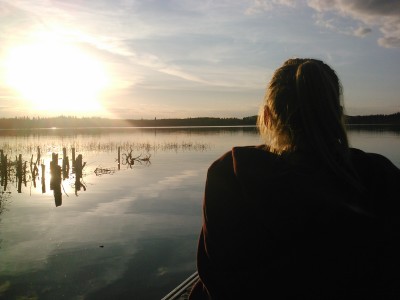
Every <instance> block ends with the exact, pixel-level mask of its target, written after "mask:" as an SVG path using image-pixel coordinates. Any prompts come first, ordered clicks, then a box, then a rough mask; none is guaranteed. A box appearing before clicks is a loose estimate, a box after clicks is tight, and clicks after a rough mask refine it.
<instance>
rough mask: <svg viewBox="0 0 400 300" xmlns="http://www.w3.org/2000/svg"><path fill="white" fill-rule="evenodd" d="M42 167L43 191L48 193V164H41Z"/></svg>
mask: <svg viewBox="0 0 400 300" xmlns="http://www.w3.org/2000/svg"><path fill="white" fill-rule="evenodd" d="M41 167H42V180H41V181H42V193H43V194H44V193H46V165H45V164H41Z"/></svg>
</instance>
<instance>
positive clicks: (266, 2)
mask: <svg viewBox="0 0 400 300" xmlns="http://www.w3.org/2000/svg"><path fill="white" fill-rule="evenodd" d="M279 5H280V6H289V7H295V6H296V1H295V0H252V1H251V3H250V6H249V7H248V8H247V10H246V11H245V13H246V14H247V15H253V14H257V13H262V12H266V11H271V10H272V9H274V8H275V7H276V6H279Z"/></svg>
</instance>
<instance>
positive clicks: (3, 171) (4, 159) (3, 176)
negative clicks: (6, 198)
mask: <svg viewBox="0 0 400 300" xmlns="http://www.w3.org/2000/svg"><path fill="white" fill-rule="evenodd" d="M7 170H8V166H7V155H4V153H3V150H1V186H4V190H6V187H7V179H8V172H7Z"/></svg>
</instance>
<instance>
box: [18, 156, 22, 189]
mask: <svg viewBox="0 0 400 300" xmlns="http://www.w3.org/2000/svg"><path fill="white" fill-rule="evenodd" d="M17 180H18V193H21V191H22V189H21V187H22V154H20V155H18V160H17Z"/></svg>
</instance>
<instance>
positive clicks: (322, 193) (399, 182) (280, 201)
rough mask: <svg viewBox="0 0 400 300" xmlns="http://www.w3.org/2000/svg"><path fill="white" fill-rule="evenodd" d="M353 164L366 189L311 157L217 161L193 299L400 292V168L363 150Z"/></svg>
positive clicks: (236, 153) (257, 150)
mask: <svg viewBox="0 0 400 300" xmlns="http://www.w3.org/2000/svg"><path fill="white" fill-rule="evenodd" d="M351 161H352V164H353V165H354V168H355V170H356V171H357V173H358V175H359V177H360V179H361V182H362V184H363V185H364V187H365V190H363V191H358V190H356V189H354V188H353V187H352V186H351V185H349V184H348V183H346V182H345V181H344V180H343V179H341V178H337V176H336V175H334V174H331V172H328V171H327V170H326V168H324V167H322V166H321V164H319V163H318V162H316V160H315V159H314V158H313V157H311V156H309V155H307V154H300V153H293V154H291V155H286V156H278V155H275V154H273V153H270V152H268V151H267V150H266V149H264V148H263V147H262V146H259V147H237V148H233V149H232V151H230V152H228V153H226V154H225V155H224V156H222V157H221V158H220V159H218V160H217V161H215V162H214V163H213V164H212V165H211V167H210V168H209V170H208V174H207V182H206V188H205V196H204V204H203V227H202V231H201V234H200V239H199V245H198V255H197V267H198V272H199V276H200V280H199V282H198V283H197V284H196V285H195V287H194V289H193V290H192V293H191V296H190V299H193V300H194V299H344V298H353V299H356V297H357V298H359V297H362V298H363V299H388V298H390V297H393V298H397V297H399V298H398V299H400V258H399V257H400V247H399V246H397V244H398V243H400V191H399V187H400V170H399V169H398V168H397V167H396V166H394V165H393V164H392V163H391V162H390V161H389V160H388V159H387V158H385V157H384V156H381V155H378V154H372V153H365V152H363V151H361V150H358V149H351ZM260 295H261V297H260ZM396 295H397V297H396ZM382 297H384V298H382Z"/></svg>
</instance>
